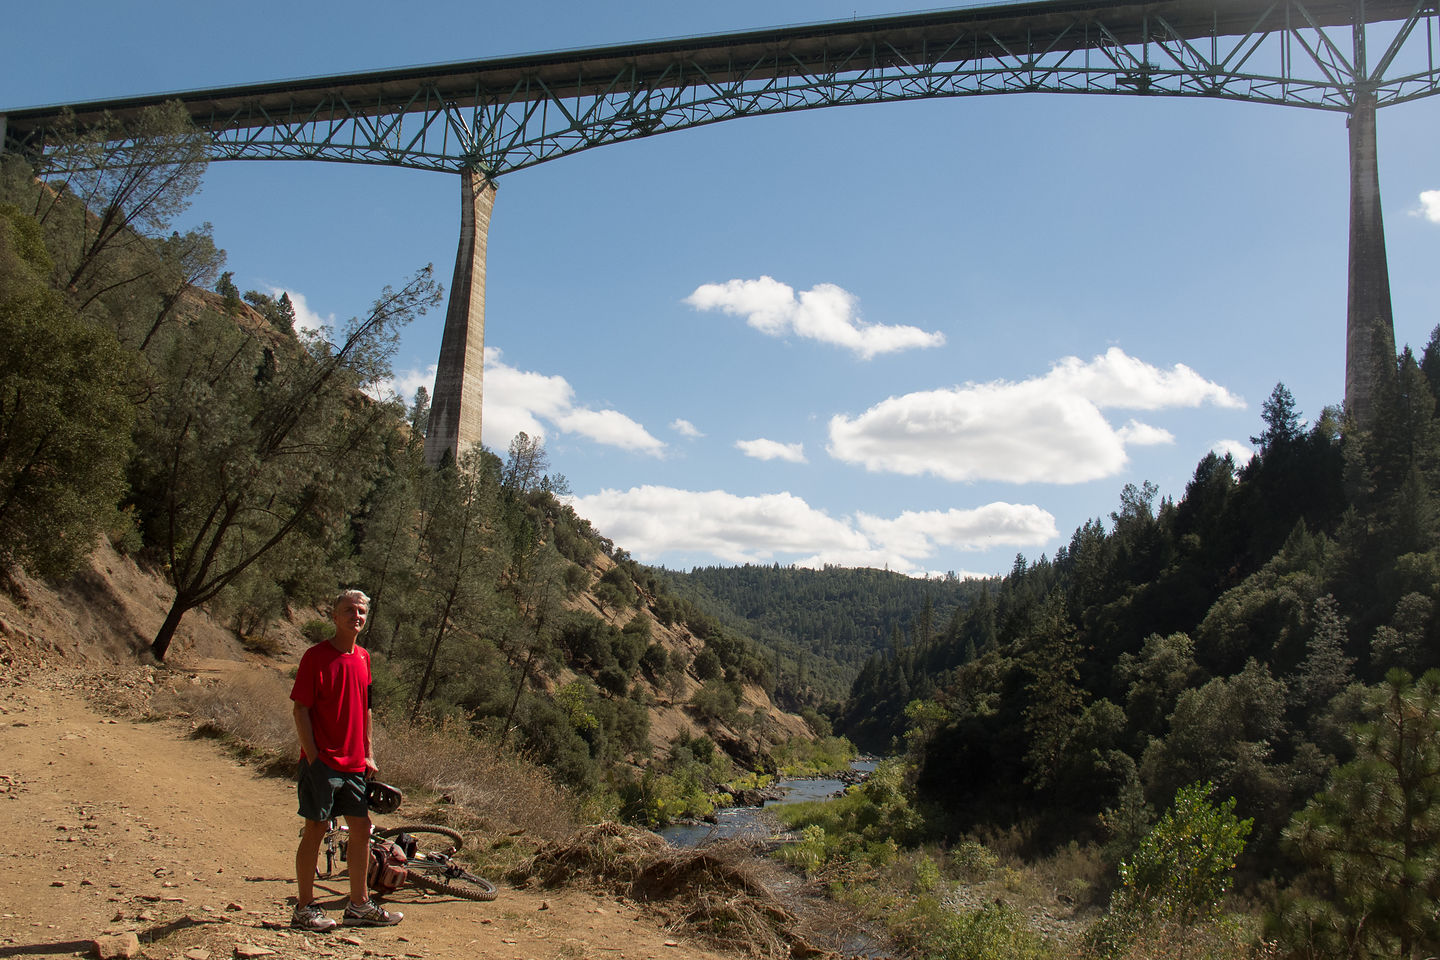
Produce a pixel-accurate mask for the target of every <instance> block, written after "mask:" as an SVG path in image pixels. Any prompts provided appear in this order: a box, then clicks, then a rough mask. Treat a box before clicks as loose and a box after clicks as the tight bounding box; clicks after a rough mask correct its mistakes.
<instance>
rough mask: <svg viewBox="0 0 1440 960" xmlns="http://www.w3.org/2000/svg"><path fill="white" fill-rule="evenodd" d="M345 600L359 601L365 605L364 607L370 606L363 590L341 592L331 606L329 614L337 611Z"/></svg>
mask: <svg viewBox="0 0 1440 960" xmlns="http://www.w3.org/2000/svg"><path fill="white" fill-rule="evenodd" d="M347 600H359V601H360V602H361V603H363V604H365V606H366V607H369V606H370V598H369V597H367V596H366V595H365V591H364V590H341V591H340V595H339V596H338V597H336V598H335V602H334V603H333V604H331V606H330V612H331V613H334V612H335V611H336V610H339V609H340V605H341V604H342V603H344V602H345V601H347Z"/></svg>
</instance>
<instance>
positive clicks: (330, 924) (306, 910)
mask: <svg viewBox="0 0 1440 960" xmlns="http://www.w3.org/2000/svg"><path fill="white" fill-rule="evenodd" d="M290 926H291V927H293V928H294V929H296V930H313V931H314V932H316V933H324V932H325V931H327V930H334V929H335V928H336V927H338V926H340V924H338V923H336V922H335V921H334V920H331V919H330V918H329V917H327V916H325V911H324V910H321V909H320V908H319V907H317V906H315V904H313V903H307V904H305V906H303V907H296V908H295V912H294V913H292V914H290Z"/></svg>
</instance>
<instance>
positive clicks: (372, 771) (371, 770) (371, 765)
mask: <svg viewBox="0 0 1440 960" xmlns="http://www.w3.org/2000/svg"><path fill="white" fill-rule="evenodd" d="M379 775H380V768H379V767H377V766H375V758H374V757H366V758H365V779H366V780H374V779H375V778H376V777H378V776H379Z"/></svg>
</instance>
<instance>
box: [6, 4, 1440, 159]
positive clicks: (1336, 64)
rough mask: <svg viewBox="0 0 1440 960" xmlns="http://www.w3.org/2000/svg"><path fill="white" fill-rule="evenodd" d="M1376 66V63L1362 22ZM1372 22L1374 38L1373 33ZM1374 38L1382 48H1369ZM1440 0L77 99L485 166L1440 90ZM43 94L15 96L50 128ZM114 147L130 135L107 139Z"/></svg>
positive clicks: (1059, 14) (269, 153)
mask: <svg viewBox="0 0 1440 960" xmlns="http://www.w3.org/2000/svg"><path fill="white" fill-rule="evenodd" d="M1367 31H1368V32H1371V33H1377V34H1379V33H1383V34H1384V36H1379V37H1378V38H1377V37H1372V38H1371V41H1370V43H1371V46H1372V57H1371V60H1372V62H1373V68H1370V69H1368V70H1367V68H1366V63H1365V56H1364V50H1365V46H1366V40H1365V37H1366V34H1367ZM1377 40H1378V42H1377ZM1377 51H1378V52H1379V53H1380V56H1378V57H1377V56H1373V53H1374V52H1377ZM1437 56H1440V17H1437V12H1436V0H1275V2H1264V0H1262V2H1259V3H1257V2H1255V0H1161V2H1157V3H1145V4H1138V3H1127V2H1120V3H1115V2H1101V0H1080V2H1059V3H1056V2H1048V3H1022V4H1004V5H996V6H988V7H980V8H971V9H966V10H957V11H950V12H943V13H933V14H919V15H910V16H904V17H888V18H879V19H875V20H867V21H855V22H846V23H840V24H828V25H823V24H822V25H818V26H813V27H788V28H783V29H777V30H770V31H757V32H752V33H743V34H733V35H726V36H719V37H707V38H701V39H697V40H676V41H663V42H657V43H648V44H632V45H628V46H619V47H606V48H599V49H595V50H582V51H572V52H566V53H559V54H547V55H541V56H535V57H519V58H506V59H497V60H483V61H477V62H474V63H469V64H452V65H442V66H436V67H424V68H414V69H409V70H401V71H385V72H378V73H369V74H355V75H350V76H341V77H326V78H319V79H316V80H301V81H290V82H285V83H276V84H260V85H253V86H249V87H235V88H228V89H225V90H213V91H197V92H195V93H188V94H180V95H178V96H176V97H147V98H132V99H129V100H117V101H108V102H96V103H89V104H78V105H74V106H72V107H71V108H70V109H71V110H72V112H73V113H74V114H75V116H76V118H77V119H78V120H80V121H81V122H82V123H84V122H85V121H86V120H87V119H89V118H94V117H98V116H99V115H100V114H101V113H102V112H106V111H108V112H110V113H111V114H112V115H114V116H116V117H117V118H119V119H122V120H123V119H124V118H125V116H126V114H127V113H132V112H134V111H136V110H138V109H140V108H141V107H143V106H146V105H149V104H152V103H156V102H160V101H162V100H166V99H179V100H181V101H182V102H184V103H185V104H186V105H187V106H188V107H189V109H190V112H191V115H192V116H193V117H194V119H195V121H196V123H197V124H198V125H199V126H201V127H202V128H204V129H206V130H208V131H210V133H211V136H212V138H213V146H212V157H213V158H214V159H217V160H328V161H339V162H348V163H367V164H385V165H393V166H399V167H410V168H414V169H421V170H439V171H449V172H458V171H460V170H466V169H478V170H481V171H482V172H484V173H485V175H486V176H488V177H490V178H492V179H493V178H495V177H498V176H501V175H503V174H506V173H510V172H513V171H516V170H523V169H526V168H527V167H532V166H535V165H536V164H540V163H544V162H547V161H549V160H554V159H557V158H559V157H563V156H568V155H569V154H572V153H576V152H579V151H582V150H588V149H591V148H594V147H599V146H604V145H607V144H611V143H619V142H623V141H626V140H634V139H639V138H642V137H649V136H655V135H658V134H661V133H667V132H671V131H675V130H683V129H688V128H691V127H697V126H704V125H708V124H712V123H720V122H723V121H726V120H733V119H737V118H740V117H749V116H761V115H765V114H773V113H785V112H790V111H794V110H808V109H816V108H821V107H834V106H846V105H852V104H862V103H886V102H895V101H902V100H922V99H935V98H944V97H966V96H983V95H989V94H1002V93H1088V94H1121V95H1130V96H1136V95H1138V96H1174V97H1208V98H1219V99H1228V100H1245V101H1250V102H1258V103H1271V104H1277V105H1285V106H1299V107H1307V108H1311V109H1319V110H1331V111H1338V112H1346V113H1348V112H1350V111H1352V110H1353V109H1354V107H1355V104H1356V102H1357V97H1358V96H1360V95H1361V93H1357V91H1359V92H1363V94H1364V95H1368V96H1370V97H1373V100H1374V103H1375V105H1376V106H1377V107H1381V108H1383V107H1386V106H1390V105H1393V104H1398V103H1404V102H1407V101H1410V100H1414V99H1418V98H1421V97H1427V96H1432V95H1434V94H1435V93H1437V92H1440V65H1437ZM56 116H57V111H56V110H55V109H54V108H42V109H39V110H21V111H14V112H11V113H10V114H9V116H8V121H9V136H10V137H11V138H12V139H15V140H20V141H26V140H29V141H31V148H32V149H33V148H34V146H35V145H36V143H35V141H43V137H44V133H45V129H46V126H47V125H48V124H49V123H52V122H53V121H54V120H55V118H56ZM117 147H118V148H123V144H117Z"/></svg>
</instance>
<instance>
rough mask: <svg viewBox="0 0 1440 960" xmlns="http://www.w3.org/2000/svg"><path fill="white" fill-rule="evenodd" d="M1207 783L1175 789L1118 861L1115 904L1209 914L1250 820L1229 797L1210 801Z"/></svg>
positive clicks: (1224, 888) (1225, 887) (1225, 886)
mask: <svg viewBox="0 0 1440 960" xmlns="http://www.w3.org/2000/svg"><path fill="white" fill-rule="evenodd" d="M1214 789H1215V788H1214V785H1213V784H1210V783H1195V784H1191V785H1190V786H1188V787H1182V788H1180V790H1179V792H1177V793H1176V794H1175V804H1174V805H1173V806H1172V807H1171V808H1170V809H1169V810H1168V811H1166V812H1165V815H1164V816H1162V817H1161V818H1160V822H1159V823H1157V824H1156V825H1155V829H1153V830H1151V831H1150V833H1149V834H1147V835H1146V837H1145V839H1144V840H1142V841H1140V849H1139V850H1137V851H1135V856H1134V858H1133V859H1131V860H1128V861H1126V862H1125V863H1122V864H1120V881H1121V883H1122V884H1123V886H1122V888H1121V889H1120V890H1119V891H1117V895H1118V896H1119V898H1120V906H1122V907H1123V908H1139V909H1143V910H1149V911H1153V912H1157V913H1159V914H1161V915H1164V916H1174V917H1176V918H1178V919H1179V920H1181V921H1182V922H1184V921H1187V920H1191V919H1199V918H1202V917H1209V916H1214V915H1215V914H1216V913H1217V912H1218V911H1219V909H1220V902H1221V900H1223V899H1224V897H1225V894H1226V893H1227V892H1228V891H1229V889H1230V883H1231V879H1232V878H1231V872H1232V871H1233V870H1234V869H1235V860H1236V858H1238V857H1239V856H1240V853H1241V851H1243V850H1244V849H1245V838H1246V837H1247V836H1249V835H1250V827H1251V824H1252V823H1253V821H1251V820H1240V819H1237V818H1236V816H1235V798H1234V797H1231V798H1230V799H1229V800H1226V801H1224V802H1222V803H1221V804H1220V805H1219V806H1216V805H1214V804H1211V803H1210V802H1209V800H1207V799H1206V798H1207V797H1208V796H1209V795H1210V794H1211V793H1212V792H1213V791H1214Z"/></svg>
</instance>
